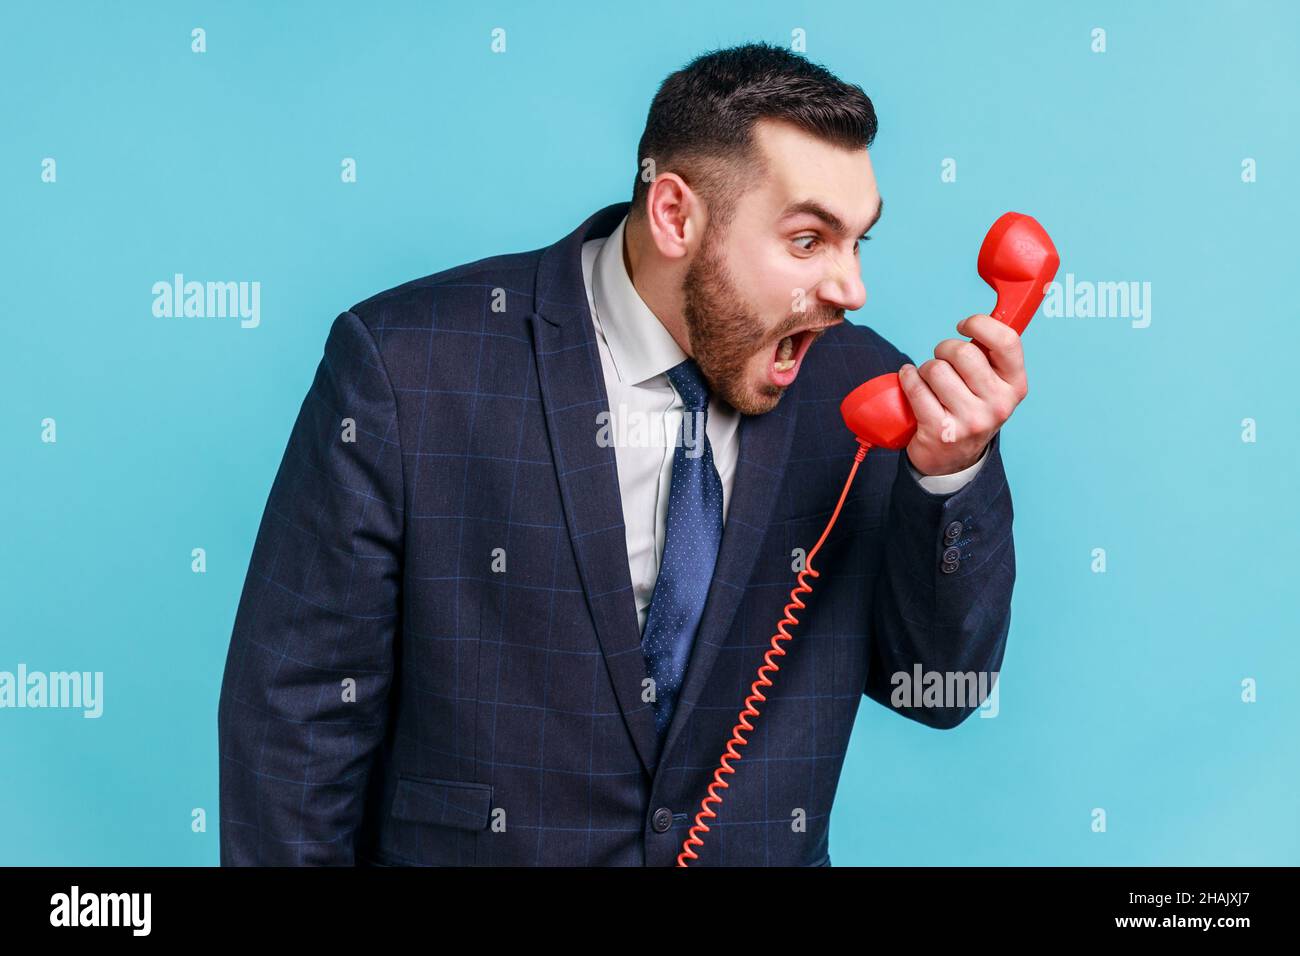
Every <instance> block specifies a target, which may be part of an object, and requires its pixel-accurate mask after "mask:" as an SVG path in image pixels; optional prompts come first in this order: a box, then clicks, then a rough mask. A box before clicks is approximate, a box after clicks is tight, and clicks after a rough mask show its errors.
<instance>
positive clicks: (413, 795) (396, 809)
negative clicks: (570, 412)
mask: <svg viewBox="0 0 1300 956" xmlns="http://www.w3.org/2000/svg"><path fill="white" fill-rule="evenodd" d="M393 816H394V817H396V818H397V819H398V820H413V821H416V822H418V823H433V824H437V825H439V826H444V827H456V828H458V829H461V830H483V829H486V828H487V825H488V822H489V820H491V818H492V785H491V784H488V783H466V782H464V781H461V780H433V779H430V778H428V777H407V776H401V775H399V776H398V778H397V793H396V795H395V796H394V798H393Z"/></svg>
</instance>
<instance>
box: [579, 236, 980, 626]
mask: <svg viewBox="0 0 1300 956" xmlns="http://www.w3.org/2000/svg"><path fill="white" fill-rule="evenodd" d="M626 224H627V218H626V217H624V219H623V221H622V222H620V223H619V224H618V227H617V228H616V229H615V230H614V231H613V232H612V233H611V234H610V235H609V237H608V238H607V239H591V240H589V241H587V242H585V243H583V245H582V275H583V281H584V282H585V283H586V287H587V303H588V305H589V306H590V307H591V316H592V321H593V323H594V325H595V329H596V341H597V344H598V345H599V348H600V364H601V368H602V370H603V371H604V376H605V390H606V392H607V393H608V395H609V404H610V409H609V412H610V414H609V421H608V423H607V427H606V430H605V431H604V433H603V437H604V438H606V439H608V440H610V441H611V443H612V444H613V445H614V455H615V459H616V461H617V464H618V488H619V493H620V495H621V496H622V502H623V524H624V526H625V527H626V529H627V557H628V570H629V571H630V572H631V575H632V591H633V593H634V595H635V597H636V612H637V619H638V622H639V624H640V627H641V630H642V631H644V630H645V622H646V617H647V616H648V614H649V612H650V600H651V598H652V597H653V596H654V587H655V579H656V578H657V577H658V575H659V561H660V559H661V557H662V556H663V553H664V537H665V533H666V529H667V527H668V492H669V488H670V486H671V482H672V471H673V451H674V449H675V446H676V444H677V438H678V434H677V430H678V426H679V424H680V422H681V418H682V409H683V405H682V400H681V398H680V396H678V394H677V391H676V390H675V389H674V388H673V386H672V383H671V382H670V381H669V379H668V375H667V372H668V370H669V369H670V368H672V367H673V366H675V365H678V364H680V363H681V362H684V361H685V360H686V359H687V355H686V353H685V352H683V351H682V350H681V348H680V347H679V346H678V345H677V343H676V342H675V341H674V340H673V337H672V336H671V335H670V334H669V333H668V330H667V329H665V328H664V326H663V324H662V323H661V322H660V321H659V319H658V318H657V317H656V316H655V314H654V313H653V312H651V311H650V308H649V306H647V305H646V304H645V302H644V301H643V300H642V298H641V295H640V293H638V292H637V291H636V287H635V286H634V285H633V284H632V280H631V279H630V278H629V277H628V274H627V267H626V266H625V265H624V263H623V229H624V226H626ZM813 347H814V348H816V345H814V346H813ZM740 418H741V416H740V413H739V412H738V411H736V410H735V409H734V408H732V407H731V406H730V405H728V404H727V403H726V402H724V401H722V400H720V399H719V398H717V397H716V396H714V395H710V396H709V414H708V422H707V425H706V429H705V431H706V434H707V435H708V437H709V444H710V446H711V447H712V449H713V463H714V465H715V466H716V467H717V469H718V477H719V478H720V479H721V480H722V520H723V523H724V524H725V523H726V520H727V510H728V506H729V505H730V503H731V486H732V482H733V479H734V478H735V473H736V460H737V458H738V457H739V454H740ZM697 440H698V439H697ZM689 447H690V446H688V448H689ZM688 453H689V452H688ZM987 455H988V450H987V449H985V452H984V455H982V456H980V459H979V461H977V462H975V464H973V465H971V466H970V467H969V468H966V469H964V470H962V471H959V472H956V473H955V474H951V475H921V474H920V473H918V472H917V471H916V469H915V468H912V466H911V463H910V462H908V469H909V470H910V471H911V473H912V475H913V476H914V477H915V478H916V479H917V481H918V482H920V485H921V487H922V488H924V489H925V490H926V491H929V492H931V493H933V494H948V493H950V492H954V491H957V490H958V489H960V488H961V487H963V486H964V485H965V484H966V483H967V482H969V481H970V480H971V479H972V478H974V477H975V474H976V473H977V472H978V471H979V469H980V466H981V465H983V464H984V459H985V458H986V457H987Z"/></svg>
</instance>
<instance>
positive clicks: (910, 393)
mask: <svg viewBox="0 0 1300 956" xmlns="http://www.w3.org/2000/svg"><path fill="white" fill-rule="evenodd" d="M898 381H899V383H900V384H902V386H903V394H904V395H906V396H907V401H908V404H910V405H911V406H912V414H913V415H914V416H915V417H916V422H917V424H918V425H929V426H933V427H935V428H942V427H943V422H944V419H946V418H951V417H952V413H951V412H949V411H948V409H946V408H944V407H943V403H942V402H940V401H939V399H938V398H937V397H936V396H935V394H934V392H933V391H932V390H931V388H930V386H929V385H928V384H927V383H926V381H925V379H923V378H921V374H920V372H918V371H917V368H916V366H915V365H911V364H908V365H904V366H903V367H902V368H901V369H899V370H898Z"/></svg>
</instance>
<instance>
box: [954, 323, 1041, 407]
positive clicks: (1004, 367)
mask: <svg viewBox="0 0 1300 956" xmlns="http://www.w3.org/2000/svg"><path fill="white" fill-rule="evenodd" d="M957 331H958V332H960V333H961V334H962V335H968V336H970V337H971V339H973V340H974V341H975V342H978V343H979V344H981V345H983V346H984V348H985V354H986V356H987V358H988V361H989V364H990V365H991V366H992V367H993V370H994V371H995V372H996V373H997V375H998V377H999V378H1000V379H1002V381H1004V382H1006V383H1007V384H1008V385H1010V386H1012V387H1013V388H1015V389H1016V390H1017V392H1018V393H1019V394H1021V397H1023V393H1025V392H1027V391H1028V390H1029V388H1028V384H1027V382H1026V379H1025V353H1024V350H1023V349H1022V348H1021V344H1020V336H1019V335H1017V334H1016V331H1015V329H1013V328H1011V326H1009V325H1003V324H1002V323H1001V322H999V321H998V320H997V319H995V318H993V317H992V316H990V315H971V316H967V317H966V318H964V319H962V320H961V321H960V322H958V323H957Z"/></svg>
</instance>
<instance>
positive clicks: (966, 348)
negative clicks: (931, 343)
mask: <svg viewBox="0 0 1300 956" xmlns="http://www.w3.org/2000/svg"><path fill="white" fill-rule="evenodd" d="M934 357H935V358H937V359H943V360H944V361H945V362H947V363H948V364H949V365H951V366H952V367H953V368H955V369H956V370H957V372H958V373H959V374H960V375H961V377H962V380H963V381H964V382H965V383H966V387H967V388H968V389H970V390H971V392H972V393H974V394H975V395H978V396H979V397H980V398H982V399H984V400H985V401H1001V399H1002V397H1003V395H1004V394H1005V393H1006V392H1008V391H1009V388H1008V385H1007V383H1006V382H1004V381H1003V380H1002V379H1001V378H1000V377H999V376H998V373H997V372H995V371H994V370H993V366H992V365H990V364H989V360H988V357H987V356H986V355H985V354H984V351H983V350H982V349H981V348H980V347H979V346H978V345H976V344H975V343H974V342H967V341H966V340H965V339H944V340H943V341H942V342H940V343H939V344H938V345H936V346H935V347H934Z"/></svg>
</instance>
